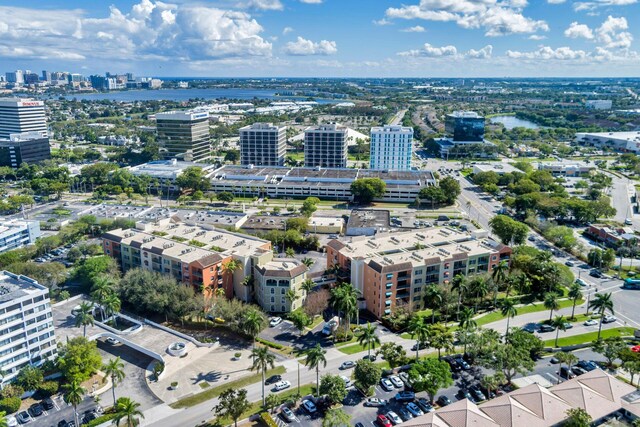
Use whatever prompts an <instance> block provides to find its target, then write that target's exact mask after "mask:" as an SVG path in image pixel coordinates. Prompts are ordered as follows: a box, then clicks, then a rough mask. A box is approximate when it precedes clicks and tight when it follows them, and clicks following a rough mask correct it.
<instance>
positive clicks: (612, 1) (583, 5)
mask: <svg viewBox="0 0 640 427" xmlns="http://www.w3.org/2000/svg"><path fill="white" fill-rule="evenodd" d="M637 2H638V0H595V1H585V2H575V3H574V4H573V9H574V10H575V11H576V12H580V11H584V10H587V11H589V10H594V9H598V8H600V7H608V6H629V5H632V4H636V3H637Z"/></svg>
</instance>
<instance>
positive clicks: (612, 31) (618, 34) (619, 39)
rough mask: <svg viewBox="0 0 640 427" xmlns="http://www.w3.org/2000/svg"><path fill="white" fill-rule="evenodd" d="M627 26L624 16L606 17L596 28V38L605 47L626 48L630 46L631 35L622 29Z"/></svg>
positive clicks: (625, 28)
mask: <svg viewBox="0 0 640 427" xmlns="http://www.w3.org/2000/svg"><path fill="white" fill-rule="evenodd" d="M628 28H629V24H628V23H627V19H626V18H624V17H620V18H614V17H613V16H609V17H607V19H606V21H604V22H603V23H602V25H600V27H598V28H597V29H596V38H597V40H598V42H599V43H600V44H601V45H602V47H604V48H605V49H628V48H630V47H631V42H632V41H633V36H632V35H631V33H630V32H628V31H624V30H627V29H628Z"/></svg>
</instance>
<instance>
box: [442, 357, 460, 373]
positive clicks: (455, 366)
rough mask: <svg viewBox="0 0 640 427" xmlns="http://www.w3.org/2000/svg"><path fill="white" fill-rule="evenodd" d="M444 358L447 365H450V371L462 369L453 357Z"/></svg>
mask: <svg viewBox="0 0 640 427" xmlns="http://www.w3.org/2000/svg"><path fill="white" fill-rule="evenodd" d="M445 360H446V361H447V363H448V364H449V366H451V371H452V372H460V371H461V370H462V367H461V366H460V364H459V363H458V362H456V361H455V360H454V359H451V358H447V359H445Z"/></svg>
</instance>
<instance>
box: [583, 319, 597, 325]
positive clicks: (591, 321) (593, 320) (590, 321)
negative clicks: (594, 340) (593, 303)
mask: <svg viewBox="0 0 640 427" xmlns="http://www.w3.org/2000/svg"><path fill="white" fill-rule="evenodd" d="M597 324H598V321H597V320H596V319H589V320H587V321H586V322H584V323H583V325H584V326H595V325H597Z"/></svg>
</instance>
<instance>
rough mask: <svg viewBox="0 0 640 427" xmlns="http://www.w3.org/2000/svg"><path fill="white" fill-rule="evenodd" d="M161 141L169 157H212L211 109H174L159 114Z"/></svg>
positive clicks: (157, 121)
mask: <svg viewBox="0 0 640 427" xmlns="http://www.w3.org/2000/svg"><path fill="white" fill-rule="evenodd" d="M156 130H157V141H158V144H159V145H160V154H161V155H162V156H164V158H165V159H167V160H168V159H174V158H175V159H179V160H183V161H187V162H202V161H204V160H208V159H210V158H211V144H210V136H209V113H207V112H197V113H196V112H190V111H171V112H166V113H158V114H156Z"/></svg>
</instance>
